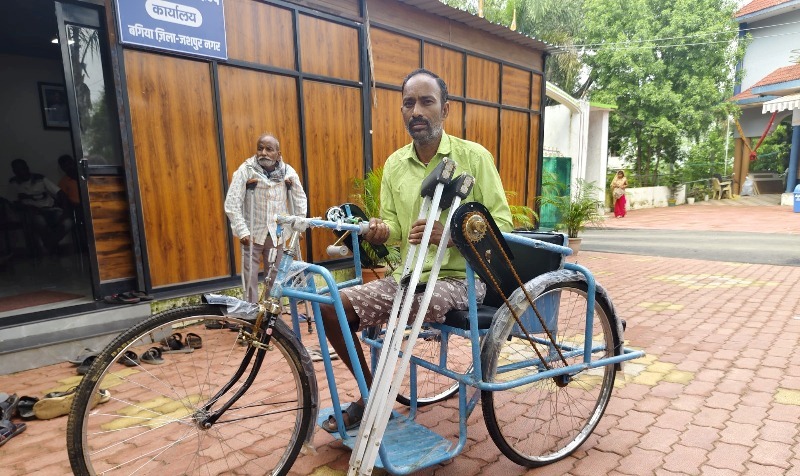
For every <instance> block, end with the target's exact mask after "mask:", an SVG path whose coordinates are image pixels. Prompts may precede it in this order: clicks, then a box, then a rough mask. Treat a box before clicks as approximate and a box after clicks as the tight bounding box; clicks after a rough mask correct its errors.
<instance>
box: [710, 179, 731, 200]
mask: <svg viewBox="0 0 800 476" xmlns="http://www.w3.org/2000/svg"><path fill="white" fill-rule="evenodd" d="M711 191H712V194H711V198H714V199H718V200H721V199H723V198H726V197H725V194H727V195H728V196H727V198H733V195H732V194H731V183H730V182H720V181H719V179H718V178H716V177H711Z"/></svg>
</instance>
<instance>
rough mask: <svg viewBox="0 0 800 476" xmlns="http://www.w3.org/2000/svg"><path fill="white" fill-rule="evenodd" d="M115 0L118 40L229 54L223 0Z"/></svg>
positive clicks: (179, 50)
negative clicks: (174, 0)
mask: <svg viewBox="0 0 800 476" xmlns="http://www.w3.org/2000/svg"><path fill="white" fill-rule="evenodd" d="M179 1H180V3H175V2H169V1H166V0H116V3H117V20H118V21H119V29H120V32H119V33H120V35H119V37H120V42H122V43H127V44H133V45H140V46H148V47H152V48H158V49H161V50H167V51H174V52H177V53H186V54H190V55H198V56H207V57H212V58H218V59H227V58H228V46H227V44H226V42H225V11H224V8H223V5H222V1H223V0H179Z"/></svg>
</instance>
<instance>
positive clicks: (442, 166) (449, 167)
mask: <svg viewBox="0 0 800 476" xmlns="http://www.w3.org/2000/svg"><path fill="white" fill-rule="evenodd" d="M455 174H456V163H455V162H453V161H452V160H451V159H449V158H447V157H445V158H444V159H442V161H441V162H440V163H439V165H437V166H436V168H435V169H433V171H432V172H431V173H430V174H428V176H427V177H425V180H423V181H422V187H421V188H420V192H419V194H420V196H422V197H433V194H434V192H435V191H436V185H437V184H440V183H443V184H447V183H450V181H451V180H452V179H453V176H454V175H455Z"/></svg>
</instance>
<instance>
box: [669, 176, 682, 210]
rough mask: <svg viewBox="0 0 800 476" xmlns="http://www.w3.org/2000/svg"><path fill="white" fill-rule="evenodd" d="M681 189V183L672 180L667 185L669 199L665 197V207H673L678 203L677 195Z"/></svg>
mask: <svg viewBox="0 0 800 476" xmlns="http://www.w3.org/2000/svg"><path fill="white" fill-rule="evenodd" d="M680 189H681V183H680V182H678V181H677V180H673V181H671V182H670V183H669V197H667V206H669V207H674V206H675V204H676V203H677V201H678V193H679V192H680Z"/></svg>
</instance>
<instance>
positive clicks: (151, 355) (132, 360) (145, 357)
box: [117, 347, 164, 367]
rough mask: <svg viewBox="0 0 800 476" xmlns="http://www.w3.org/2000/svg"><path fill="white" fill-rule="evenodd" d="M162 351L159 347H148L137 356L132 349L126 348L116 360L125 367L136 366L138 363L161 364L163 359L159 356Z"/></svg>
mask: <svg viewBox="0 0 800 476" xmlns="http://www.w3.org/2000/svg"><path fill="white" fill-rule="evenodd" d="M162 353H163V351H162V350H161V348H159V347H150V348H149V349H147V350H146V351H144V352H142V355H141V356H137V355H136V352H134V351H132V350H126V351H125V352H124V353H123V354H122V357H120V358H119V360H118V361H117V362H119V363H121V364H122V365H124V366H125V367H136V366H138V365H139V364H140V363H145V364H150V365H161V364H163V363H164V359H163V358H162V357H161V354H162Z"/></svg>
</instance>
